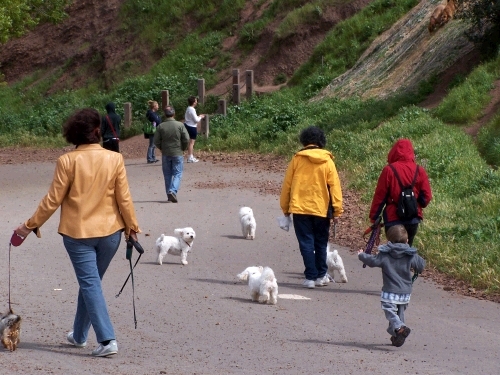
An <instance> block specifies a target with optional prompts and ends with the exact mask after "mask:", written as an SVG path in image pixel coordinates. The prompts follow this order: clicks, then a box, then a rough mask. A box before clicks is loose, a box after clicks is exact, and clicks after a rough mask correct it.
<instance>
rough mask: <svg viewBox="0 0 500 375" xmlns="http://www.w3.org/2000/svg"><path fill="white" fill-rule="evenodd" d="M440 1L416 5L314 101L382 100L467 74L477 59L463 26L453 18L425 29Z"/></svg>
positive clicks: (464, 23)
mask: <svg viewBox="0 0 500 375" xmlns="http://www.w3.org/2000/svg"><path fill="white" fill-rule="evenodd" d="M441 2H442V1H441ZM441 2H436V1H432V0H422V1H421V2H420V3H419V4H418V5H417V6H416V7H415V8H413V9H412V10H411V11H410V12H408V14H407V15H406V16H405V17H403V18H402V19H401V20H399V21H398V22H397V23H396V24H395V25H394V26H393V27H392V28H391V29H389V30H387V31H386V32H385V33H383V34H382V35H380V37H378V38H377V39H376V40H375V41H374V42H373V43H372V44H371V46H370V47H369V48H368V49H367V50H366V51H365V52H364V53H363V55H362V56H361V57H360V58H359V60H358V62H357V63H356V64H355V66H354V67H353V68H352V69H350V70H348V71H347V72H346V73H344V74H342V75H341V76H339V77H337V78H336V79H334V80H333V81H332V82H331V84H330V85H329V86H328V87H327V88H325V89H324V90H323V92H322V93H321V94H320V95H319V98H322V97H328V96H337V97H338V96H340V97H347V96H353V95H358V96H360V97H362V98H368V97H379V98H384V97H387V96H388V95H391V94H394V93H398V92H403V91H409V90H415V89H416V88H417V87H418V85H419V84H420V83H421V82H422V81H425V80H429V79H431V78H432V77H433V76H436V77H440V78H441V79H444V80H448V81H449V80H450V79H451V78H453V76H454V75H455V74H456V73H458V72H463V73H466V72H468V71H469V70H470V69H471V68H472V67H473V66H474V65H475V64H476V63H477V62H478V60H479V54H478V52H477V51H475V50H474V46H473V44H472V43H471V42H470V41H469V40H468V39H467V38H466V37H465V35H464V31H465V30H467V28H468V27H469V25H468V24H467V23H466V22H464V21H461V20H457V19H453V20H452V21H450V22H449V23H448V24H446V25H444V26H443V27H442V28H440V29H438V30H436V31H435V32H433V33H430V32H429V31H428V29H427V26H428V24H429V19H430V15H431V13H432V11H433V10H434V8H435V7H436V5H437V4H439V3H441ZM438 86H439V85H438Z"/></svg>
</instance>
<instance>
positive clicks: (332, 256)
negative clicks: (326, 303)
mask: <svg viewBox="0 0 500 375" xmlns="http://www.w3.org/2000/svg"><path fill="white" fill-rule="evenodd" d="M326 264H327V265H328V273H327V275H328V280H330V281H331V282H335V279H334V276H335V275H334V271H337V272H338V273H340V280H341V281H342V282H343V283H346V282H347V275H346V274H345V268H344V262H343V261H342V258H341V257H340V255H339V252H338V251H337V249H333V251H330V244H328V246H327V247H326Z"/></svg>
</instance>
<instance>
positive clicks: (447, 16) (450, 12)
mask: <svg viewBox="0 0 500 375" xmlns="http://www.w3.org/2000/svg"><path fill="white" fill-rule="evenodd" d="M456 10H457V6H456V4H455V0H448V2H447V3H446V6H445V8H444V10H443V14H442V15H441V25H444V24H445V23H447V22H448V21H450V20H451V19H452V18H453V16H454V15H455V12H456Z"/></svg>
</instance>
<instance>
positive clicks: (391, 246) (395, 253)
mask: <svg viewBox="0 0 500 375" xmlns="http://www.w3.org/2000/svg"><path fill="white" fill-rule="evenodd" d="M378 251H379V252H381V253H387V254H389V255H390V256H392V257H393V258H402V257H404V256H406V255H415V254H416V253H417V249H416V248H414V247H410V245H408V244H407V243H392V242H390V241H389V242H387V244H385V245H379V246H378Z"/></svg>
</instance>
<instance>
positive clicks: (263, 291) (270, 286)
mask: <svg viewBox="0 0 500 375" xmlns="http://www.w3.org/2000/svg"><path fill="white" fill-rule="evenodd" d="M236 277H237V278H238V279H239V280H241V281H247V282H248V287H249V288H250V293H251V296H252V301H259V302H260V303H267V304H269V305H275V304H276V303H277V302H278V280H276V277H275V276H274V272H273V270H272V269H271V268H270V267H262V266H252V267H247V268H246V269H245V270H244V271H243V272H241V273H239V274H238V275H236Z"/></svg>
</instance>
